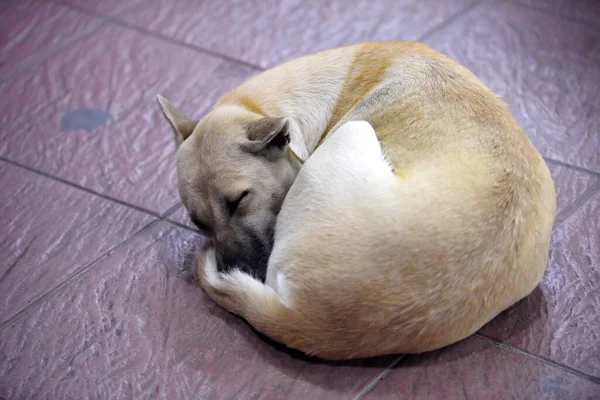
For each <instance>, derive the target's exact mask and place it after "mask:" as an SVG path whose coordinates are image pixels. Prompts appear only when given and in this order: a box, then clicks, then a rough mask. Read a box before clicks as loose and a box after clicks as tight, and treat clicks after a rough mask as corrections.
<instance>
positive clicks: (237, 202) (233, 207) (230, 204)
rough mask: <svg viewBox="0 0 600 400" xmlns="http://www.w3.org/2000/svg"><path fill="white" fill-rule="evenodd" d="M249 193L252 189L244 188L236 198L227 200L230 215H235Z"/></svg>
mask: <svg viewBox="0 0 600 400" xmlns="http://www.w3.org/2000/svg"><path fill="white" fill-rule="evenodd" d="M248 194H250V191H249V190H244V191H243V192H242V193H241V194H240V195H239V196H238V197H237V198H236V199H235V200H227V209H228V210H229V215H233V214H234V213H235V211H236V210H237V209H238V207H239V205H240V203H241V202H242V200H244V198H246V196H248Z"/></svg>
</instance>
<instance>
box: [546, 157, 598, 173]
mask: <svg viewBox="0 0 600 400" xmlns="http://www.w3.org/2000/svg"><path fill="white" fill-rule="evenodd" d="M544 160H546V162H547V163H549V164H555V165H558V166H561V167H565V168H569V169H572V170H575V171H578V172H583V173H586V174H589V175H594V176H597V177H600V172H595V171H592V170H589V169H586V168H583V167H578V166H577V165H573V164H569V163H566V162H564V161H559V160H555V159H553V158H549V157H544Z"/></svg>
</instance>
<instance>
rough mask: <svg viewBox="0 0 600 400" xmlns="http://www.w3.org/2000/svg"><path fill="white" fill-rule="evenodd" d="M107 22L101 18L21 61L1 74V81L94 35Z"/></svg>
mask: <svg viewBox="0 0 600 400" xmlns="http://www.w3.org/2000/svg"><path fill="white" fill-rule="evenodd" d="M106 24H107V21H104V20H101V21H99V22H98V25H97V26H94V27H92V28H88V29H84V30H83V31H82V32H80V33H79V34H78V35H77V34H76V35H75V36H71V37H70V38H68V39H64V40H62V41H61V42H59V43H57V44H56V45H54V46H51V48H50V49H49V50H47V51H45V52H40V53H39V55H38V56H34V57H33V58H31V59H30V60H25V61H23V62H22V63H19V64H18V65H17V67H16V68H14V69H11V70H9V71H8V73H6V75H0V82H7V81H8V80H10V79H12V78H14V77H15V76H17V75H20V74H22V73H24V72H27V71H29V70H31V69H33V68H35V67H37V66H39V65H40V64H41V63H43V62H44V61H46V60H48V59H49V58H50V57H52V56H53V55H55V54H57V53H59V52H61V51H62V50H64V49H66V48H68V47H70V46H71V45H73V44H74V43H77V42H79V41H81V40H83V39H85V38H87V37H89V36H91V35H93V34H94V33H96V32H97V31H98V30H100V28H102V27H103V26H105V25H106Z"/></svg>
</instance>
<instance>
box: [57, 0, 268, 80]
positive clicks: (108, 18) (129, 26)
mask: <svg viewBox="0 0 600 400" xmlns="http://www.w3.org/2000/svg"><path fill="white" fill-rule="evenodd" d="M47 1H51V2H52V3H55V4H58V5H60V6H62V7H65V8H69V9H71V10H74V11H78V12H80V13H82V14H87V15H91V16H94V17H99V18H103V19H104V20H105V21H107V22H109V23H112V24H113V25H118V26H120V27H122V28H126V29H129V30H132V31H135V32H137V33H140V34H142V35H145V36H150V37H152V38H155V39H158V40H161V41H163V42H167V43H171V44H175V45H178V46H181V47H185V48H187V49H190V50H194V51H196V52H199V53H203V54H206V55H209V56H212V57H215V58H220V59H221V60H224V61H228V62H231V63H234V64H238V65H243V66H245V67H248V68H251V69H253V70H256V71H264V68H263V67H261V66H260V65H255V64H252V63H250V62H247V61H243V60H239V59H237V58H235V57H231V56H228V55H226V54H223V53H219V52H217V51H214V50H209V49H205V48H203V47H200V46H197V45H195V44H192V43H188V42H184V41H182V40H178V39H174V38H172V37H170V36H167V35H164V34H162V33H158V32H154V31H151V30H148V29H145V28H142V27H139V26H136V25H133V24H131V23H129V22H125V21H123V20H121V19H119V17H118V16H117V15H112V16H111V15H104V14H102V13H99V12H96V11H92V10H88V9H86V8H83V7H79V6H75V5H72V4H68V3H63V2H62V1H61V0H47ZM125 11H127V10H123V11H121V13H123V12H125Z"/></svg>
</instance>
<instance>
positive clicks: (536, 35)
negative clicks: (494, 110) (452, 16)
mask: <svg viewBox="0 0 600 400" xmlns="http://www.w3.org/2000/svg"><path fill="white" fill-rule="evenodd" d="M457 38H460V40H457ZM427 42H428V43H429V44H431V45H432V46H433V47H435V48H437V49H439V50H441V51H442V52H445V53H447V54H449V55H450V56H452V57H453V58H455V59H457V60H459V61H461V62H462V63H464V64H465V65H466V66H468V67H470V68H471V69H472V70H473V71H474V72H475V73H476V74H477V75H478V76H479V77H481V78H482V79H483V81H484V82H486V83H487V84H488V85H489V86H490V87H491V88H492V89H494V90H495V91H496V92H498V93H499V94H501V95H504V96H506V97H507V99H508V102H509V103H510V104H511V105H512V108H513V110H514V112H515V115H516V117H517V118H518V120H519V121H520V122H521V124H522V125H523V127H524V128H525V130H526V131H527V133H528V134H529V135H530V136H531V137H532V140H533V142H534V143H535V144H536V145H537V147H538V148H539V149H540V151H541V152H542V153H543V154H544V155H545V156H547V157H550V158H553V159H556V160H559V161H563V162H566V163H569V164H573V165H577V166H580V167H584V168H587V169H590V170H593V171H596V172H600V151H598V149H599V148H600V135H598V134H597V132H599V131H600V119H599V118H598V115H600V102H598V93H597V87H598V84H597V82H600V40H598V30H597V29H596V28H595V27H593V26H590V25H583V24H576V23H572V22H567V21H565V20H563V19H561V18H557V17H554V16H551V15H548V14H546V13H542V12H538V11H534V10H531V9H528V8H525V7H521V6H518V5H512V4H507V3H502V2H489V3H485V4H482V5H480V6H478V7H476V8H475V9H473V10H471V11H470V12H468V13H467V14H466V15H465V16H463V18H461V19H460V20H458V21H457V22H456V23H454V24H451V25H450V26H449V27H447V28H445V29H442V30H440V31H438V32H436V33H435V34H434V35H433V36H432V37H431V38H430V39H428V40H427Z"/></svg>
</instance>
